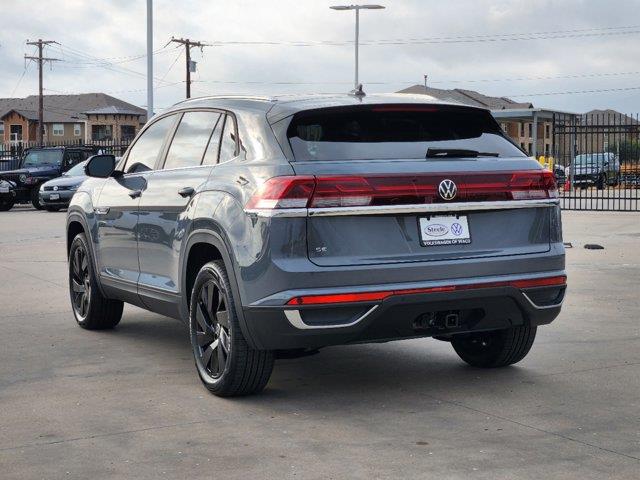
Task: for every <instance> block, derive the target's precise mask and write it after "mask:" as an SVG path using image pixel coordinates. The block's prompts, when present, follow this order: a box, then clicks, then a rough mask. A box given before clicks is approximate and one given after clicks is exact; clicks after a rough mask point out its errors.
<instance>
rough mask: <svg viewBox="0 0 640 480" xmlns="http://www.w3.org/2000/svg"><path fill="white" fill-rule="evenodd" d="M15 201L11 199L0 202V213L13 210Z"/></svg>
mask: <svg viewBox="0 0 640 480" xmlns="http://www.w3.org/2000/svg"><path fill="white" fill-rule="evenodd" d="M14 204H15V200H14V199H13V198H10V199H7V200H0V212H8V211H9V210H11V209H12V208H13V205H14Z"/></svg>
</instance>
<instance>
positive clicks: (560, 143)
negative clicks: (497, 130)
mask: <svg viewBox="0 0 640 480" xmlns="http://www.w3.org/2000/svg"><path fill="white" fill-rule="evenodd" d="M553 152H554V155H553V157H554V164H555V167H554V169H555V173H556V177H557V178H558V183H559V187H560V198H561V205H562V208H564V209H567V210H614V211H640V120H639V117H638V114H633V115H624V114H621V113H617V112H613V111H612V112H602V113H594V114H587V115H570V114H556V115H555V116H554V120H553Z"/></svg>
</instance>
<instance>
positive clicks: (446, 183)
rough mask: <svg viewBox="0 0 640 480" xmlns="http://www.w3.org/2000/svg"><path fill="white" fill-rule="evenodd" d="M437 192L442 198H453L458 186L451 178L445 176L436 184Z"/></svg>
mask: <svg viewBox="0 0 640 480" xmlns="http://www.w3.org/2000/svg"><path fill="white" fill-rule="evenodd" d="M438 193H439V194H440V196H441V197H442V199H443V200H453V199H454V198H456V195H457V194H458V187H457V186H456V184H455V183H454V182H453V180H449V179H448V178H447V179H445V180H442V181H441V182H440V185H438Z"/></svg>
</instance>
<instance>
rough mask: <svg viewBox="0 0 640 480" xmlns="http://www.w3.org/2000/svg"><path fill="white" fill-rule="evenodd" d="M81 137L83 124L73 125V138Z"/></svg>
mask: <svg viewBox="0 0 640 480" xmlns="http://www.w3.org/2000/svg"><path fill="white" fill-rule="evenodd" d="M80 135H82V124H80V123H74V124H73V136H74V137H79V136H80Z"/></svg>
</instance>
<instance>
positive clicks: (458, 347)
mask: <svg viewBox="0 0 640 480" xmlns="http://www.w3.org/2000/svg"><path fill="white" fill-rule="evenodd" d="M535 338H536V327H535V326H530V325H521V326H518V327H511V328H505V329H503V330H492V331H488V332H472V333H462V334H460V335H454V336H453V337H452V338H451V345H453V348H454V350H455V351H456V353H457V354H458V355H459V356H460V358H461V359H462V360H464V361H465V362H467V363H468V364H469V365H473V366H474V367H484V368H495V367H506V366H507V365H513V364H514V363H518V362H519V361H520V360H522V359H523V358H524V357H526V355H527V353H529V350H531V346H532V345H533V341H534V340H535Z"/></svg>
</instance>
